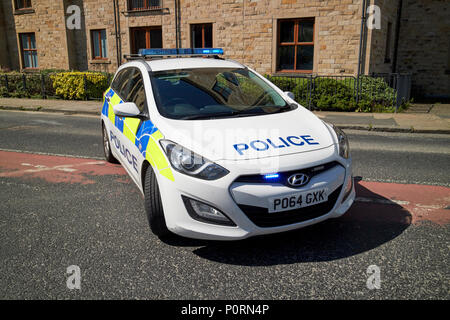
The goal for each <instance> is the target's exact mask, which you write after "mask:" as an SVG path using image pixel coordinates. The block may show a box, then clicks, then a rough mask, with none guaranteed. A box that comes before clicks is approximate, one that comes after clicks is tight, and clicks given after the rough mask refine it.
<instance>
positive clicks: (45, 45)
mask: <svg viewBox="0 0 450 320" xmlns="http://www.w3.org/2000/svg"><path fill="white" fill-rule="evenodd" d="M2 5H3V9H4V14H5V23H6V25H7V28H6V29H7V30H6V34H7V43H8V49H9V51H10V55H11V56H12V57H14V58H13V59H12V60H13V61H11V67H12V68H13V69H19V68H23V65H22V61H21V58H20V54H19V52H20V42H19V34H20V33H26V32H34V33H35V37H36V47H37V50H38V67H39V68H40V69H47V68H62V69H68V68H69V58H68V53H67V52H68V51H67V39H66V32H65V19H64V7H63V2H62V1H49V0H33V1H32V6H33V8H32V10H31V11H26V12H24V13H19V12H18V11H17V10H15V9H14V5H13V0H3V1H2Z"/></svg>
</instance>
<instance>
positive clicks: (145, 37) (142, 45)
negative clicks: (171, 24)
mask: <svg viewBox="0 0 450 320" xmlns="http://www.w3.org/2000/svg"><path fill="white" fill-rule="evenodd" d="M130 36H131V53H139V49H150V48H162V28H161V27H139V28H131V29H130Z"/></svg>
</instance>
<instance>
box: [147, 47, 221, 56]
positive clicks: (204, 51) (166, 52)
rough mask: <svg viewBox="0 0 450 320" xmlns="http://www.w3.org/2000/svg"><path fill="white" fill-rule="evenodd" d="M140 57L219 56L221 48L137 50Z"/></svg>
mask: <svg viewBox="0 0 450 320" xmlns="http://www.w3.org/2000/svg"><path fill="white" fill-rule="evenodd" d="M139 54H140V55H142V56H192V55H200V56H206V55H219V54H223V49H222V48H195V49H192V48H179V49H139Z"/></svg>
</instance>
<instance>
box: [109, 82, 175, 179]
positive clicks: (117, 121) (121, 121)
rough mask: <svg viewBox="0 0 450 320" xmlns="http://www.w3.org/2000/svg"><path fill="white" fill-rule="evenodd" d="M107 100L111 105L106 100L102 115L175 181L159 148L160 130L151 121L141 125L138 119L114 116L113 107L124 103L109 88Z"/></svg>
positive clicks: (160, 171)
mask: <svg viewBox="0 0 450 320" xmlns="http://www.w3.org/2000/svg"><path fill="white" fill-rule="evenodd" d="M105 98H109V99H110V103H108V102H107V100H106V99H104V102H103V107H102V114H103V115H104V116H106V117H107V118H108V119H109V120H110V121H111V123H114V125H115V126H116V127H117V129H118V130H119V131H120V132H122V133H123V134H124V136H125V137H127V138H128V139H129V140H130V141H132V142H134V144H135V145H136V147H137V148H138V149H139V152H140V153H141V154H142V155H143V156H144V157H145V159H146V160H147V161H148V162H149V163H150V165H151V166H152V167H153V168H156V169H158V171H159V173H160V174H161V175H162V176H164V177H166V178H167V179H169V180H171V181H175V178H174V176H173V173H172V169H171V168H170V166H169V163H168V162H167V160H166V158H165V156H164V153H163V151H162V150H161V148H160V147H159V146H158V140H160V139H163V138H164V136H163V134H162V133H161V131H159V130H158V128H156V127H155V125H154V124H153V123H152V122H151V121H150V120H146V121H144V122H142V124H141V125H139V124H140V123H141V120H140V119H137V118H124V117H118V116H116V115H115V114H114V110H113V106H115V105H116V104H119V103H123V101H122V100H121V99H120V97H119V96H118V95H117V94H116V93H115V92H114V90H112V89H111V88H109V89H108V90H107V91H106V93H105Z"/></svg>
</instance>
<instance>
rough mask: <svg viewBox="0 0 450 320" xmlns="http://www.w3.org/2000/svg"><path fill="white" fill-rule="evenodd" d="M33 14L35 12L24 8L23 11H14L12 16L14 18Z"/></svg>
mask: <svg viewBox="0 0 450 320" xmlns="http://www.w3.org/2000/svg"><path fill="white" fill-rule="evenodd" d="M34 12H35V11H34V9H33V8H24V9H15V10H14V13H13V14H14V15H15V16H18V15H22V14H28V13H34Z"/></svg>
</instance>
